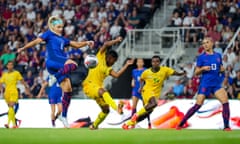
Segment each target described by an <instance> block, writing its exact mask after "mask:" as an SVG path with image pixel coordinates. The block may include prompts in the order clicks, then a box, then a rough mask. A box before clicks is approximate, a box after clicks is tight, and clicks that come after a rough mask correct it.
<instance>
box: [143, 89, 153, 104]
mask: <svg viewBox="0 0 240 144" xmlns="http://www.w3.org/2000/svg"><path fill="white" fill-rule="evenodd" d="M152 97H153V96H152V92H146V91H145V92H143V93H142V100H143V103H144V105H145V104H148V102H149V100H150V98H152Z"/></svg>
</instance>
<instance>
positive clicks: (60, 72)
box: [55, 63, 77, 79]
mask: <svg viewBox="0 0 240 144" xmlns="http://www.w3.org/2000/svg"><path fill="white" fill-rule="evenodd" d="M76 69H77V65H75V64H72V63H71V64H65V65H64V67H63V68H61V69H59V70H58V72H57V73H56V74H55V77H56V78H57V79H58V78H59V77H60V76H61V75H65V74H68V73H70V72H72V71H74V70H76Z"/></svg>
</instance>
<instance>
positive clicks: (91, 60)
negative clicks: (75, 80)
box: [84, 55, 98, 69]
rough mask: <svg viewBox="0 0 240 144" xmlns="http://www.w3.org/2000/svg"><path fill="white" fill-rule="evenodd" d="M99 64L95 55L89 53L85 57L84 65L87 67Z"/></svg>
mask: <svg viewBox="0 0 240 144" xmlns="http://www.w3.org/2000/svg"><path fill="white" fill-rule="evenodd" d="M97 64H98V59H97V57H96V56H95V55H87V56H86V57H85V59H84V65H85V67H86V68H89V69H92V68H95V67H96V66H97Z"/></svg>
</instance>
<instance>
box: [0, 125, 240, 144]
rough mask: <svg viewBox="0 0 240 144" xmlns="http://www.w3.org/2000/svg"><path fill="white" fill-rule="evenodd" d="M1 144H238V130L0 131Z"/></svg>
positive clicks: (239, 140)
mask: <svg viewBox="0 0 240 144" xmlns="http://www.w3.org/2000/svg"><path fill="white" fill-rule="evenodd" d="M0 143H1V144H77V143H78V144H239V143H240V130H233V131H230V132H224V131H222V130H190V129H184V130H175V129H168V130H159V129H158V130H157V129H152V130H148V129H133V130H122V129H99V130H89V129H87V128H79V129H64V128H56V129H54V128H53V129H51V128H19V129H5V128H0Z"/></svg>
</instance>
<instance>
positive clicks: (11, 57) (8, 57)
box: [0, 44, 16, 66]
mask: <svg viewBox="0 0 240 144" xmlns="http://www.w3.org/2000/svg"><path fill="white" fill-rule="evenodd" d="M3 49H4V51H5V53H3V54H2V55H1V56H0V60H1V61H2V63H3V66H6V64H7V63H8V62H9V61H15V58H16V54H15V53H14V52H13V51H11V50H10V49H9V46H8V45H7V44H5V45H4V48H3Z"/></svg>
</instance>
